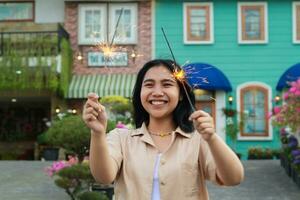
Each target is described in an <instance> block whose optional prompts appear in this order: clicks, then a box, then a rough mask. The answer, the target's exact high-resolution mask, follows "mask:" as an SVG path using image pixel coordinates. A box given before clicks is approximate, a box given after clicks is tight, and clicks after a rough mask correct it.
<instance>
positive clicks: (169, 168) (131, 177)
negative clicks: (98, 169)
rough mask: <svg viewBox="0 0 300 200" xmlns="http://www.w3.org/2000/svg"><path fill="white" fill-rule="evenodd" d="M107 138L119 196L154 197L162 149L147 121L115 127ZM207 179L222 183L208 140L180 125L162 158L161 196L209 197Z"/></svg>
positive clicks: (180, 199)
mask: <svg viewBox="0 0 300 200" xmlns="http://www.w3.org/2000/svg"><path fill="white" fill-rule="evenodd" d="M107 141H108V145H109V152H110V155H111V157H112V158H113V160H114V161H115V164H116V165H117V167H118V174H117V177H116V179H115V197H116V200H150V199H151V194H152V183H153V173H154V166H155V160H156V156H157V154H158V153H159V152H158V150H157V149H156V148H155V144H154V143H153V141H152V138H151V136H150V135H149V132H148V130H147V127H146V126H145V124H143V125H142V127H141V128H139V129H135V130H127V129H115V130H113V131H111V132H110V133H109V134H108V135H107ZM206 179H208V180H211V181H213V182H215V183H219V181H218V179H217V174H216V166H215V162H214V160H213V157H212V155H211V152H210V149H209V147H208V144H207V143H206V141H205V140H204V139H202V138H201V136H200V134H198V133H197V132H196V131H195V132H193V133H191V134H190V133H185V132H183V131H182V130H181V129H180V128H177V129H176V130H175V131H174V132H173V133H172V140H171V145H170V146H169V148H168V150H167V151H166V152H164V153H163V154H162V156H161V160H160V165H159V181H160V197H161V200H207V199H209V197H208V192H207V188H206V185H205V180H206ZM219 184H220V183H219Z"/></svg>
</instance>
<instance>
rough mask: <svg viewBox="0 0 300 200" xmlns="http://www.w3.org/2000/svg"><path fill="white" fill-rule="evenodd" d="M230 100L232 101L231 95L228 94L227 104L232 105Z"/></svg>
mask: <svg viewBox="0 0 300 200" xmlns="http://www.w3.org/2000/svg"><path fill="white" fill-rule="evenodd" d="M232 102H233V96H231V95H230V96H229V97H228V103H229V105H232Z"/></svg>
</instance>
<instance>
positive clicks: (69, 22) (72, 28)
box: [64, 1, 151, 74]
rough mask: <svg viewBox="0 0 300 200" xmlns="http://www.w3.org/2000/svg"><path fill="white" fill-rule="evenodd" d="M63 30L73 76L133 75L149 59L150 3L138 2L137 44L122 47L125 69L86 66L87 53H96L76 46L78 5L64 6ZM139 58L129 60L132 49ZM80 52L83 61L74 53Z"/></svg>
mask: <svg viewBox="0 0 300 200" xmlns="http://www.w3.org/2000/svg"><path fill="white" fill-rule="evenodd" d="M64 27H65V29H66V31H67V32H68V33H69V34H70V40H71V46H72V49H73V55H74V59H73V74H106V73H135V72H137V71H138V70H139V69H140V68H141V67H142V66H143V64H144V63H145V62H147V61H149V60H150V59H151V2H150V1H143V2H138V27H137V30H138V42H137V44H136V45H126V46H125V45H124V46H122V47H125V48H126V49H127V51H128V66H127V67H101V68H90V67H88V66H87V52H90V51H96V49H95V46H91V45H81V46H78V3H77V2H67V3H66V6H65V26H64ZM133 47H134V48H135V50H136V51H137V53H138V54H140V55H141V56H139V57H136V58H135V61H134V62H133V59H131V56H130V55H131V52H132V48H133ZM79 50H81V51H82V52H83V57H84V59H83V60H81V61H78V60H77V59H76V56H77V55H76V53H78V52H79Z"/></svg>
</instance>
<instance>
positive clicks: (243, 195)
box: [0, 160, 300, 200]
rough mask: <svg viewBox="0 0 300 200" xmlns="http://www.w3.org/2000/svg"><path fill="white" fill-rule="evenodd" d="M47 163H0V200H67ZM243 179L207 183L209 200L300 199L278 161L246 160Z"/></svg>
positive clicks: (299, 192)
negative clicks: (227, 185)
mask: <svg viewBox="0 0 300 200" xmlns="http://www.w3.org/2000/svg"><path fill="white" fill-rule="evenodd" d="M48 165H50V163H49V162H39V161H34V162H30V161H0V200H50V199H51V200H53V199H55V200H69V197H68V196H67V195H66V194H65V193H64V191H63V190H61V189H59V188H57V187H56V186H55V185H54V183H53V180H52V179H51V178H49V177H47V176H46V175H45V174H44V172H43V169H44V167H45V166H48ZM244 165H245V169H246V179H245V181H244V182H243V183H242V184H241V185H239V186H237V187H233V188H231V187H230V188H220V187H217V186H214V185H212V184H209V193H210V197H211V200H219V199H222V200H300V188H298V187H297V186H296V185H295V184H294V183H293V181H292V180H291V179H290V178H289V177H288V176H287V175H286V174H285V172H284V170H283V168H281V167H280V164H279V161H276V160H272V161H245V162H244Z"/></svg>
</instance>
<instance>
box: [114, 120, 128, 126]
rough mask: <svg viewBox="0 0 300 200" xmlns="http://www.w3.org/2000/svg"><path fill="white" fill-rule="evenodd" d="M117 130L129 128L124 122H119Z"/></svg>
mask: <svg viewBox="0 0 300 200" xmlns="http://www.w3.org/2000/svg"><path fill="white" fill-rule="evenodd" d="M116 128H127V127H126V125H125V124H123V123H122V122H120V121H118V123H117V125H116Z"/></svg>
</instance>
